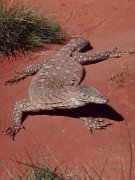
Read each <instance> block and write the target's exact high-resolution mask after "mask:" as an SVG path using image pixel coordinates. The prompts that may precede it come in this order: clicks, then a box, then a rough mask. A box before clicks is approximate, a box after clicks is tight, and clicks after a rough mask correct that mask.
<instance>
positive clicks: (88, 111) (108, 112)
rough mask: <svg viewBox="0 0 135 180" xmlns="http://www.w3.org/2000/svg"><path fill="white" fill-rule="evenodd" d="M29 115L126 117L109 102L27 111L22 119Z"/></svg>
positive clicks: (120, 119)
mask: <svg viewBox="0 0 135 180" xmlns="http://www.w3.org/2000/svg"><path fill="white" fill-rule="evenodd" d="M28 115H32V116H33V115H50V116H67V117H73V118H79V117H94V118H98V117H101V118H107V119H111V120H114V121H123V120H124V117H123V116H122V115H121V114H119V113H118V112H117V111H116V110H115V109H113V108H112V107H111V106H109V105H108V104H103V105H100V104H88V105H86V106H83V107H80V108H76V109H55V110H43V111H40V112H25V113H24V114H23V118H22V120H23V121H24V120H25V119H26V118H27V116H28Z"/></svg>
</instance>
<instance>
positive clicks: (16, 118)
mask: <svg viewBox="0 0 135 180" xmlns="http://www.w3.org/2000/svg"><path fill="white" fill-rule="evenodd" d="M28 111H36V107H35V106H34V105H32V104H31V103H30V102H29V101H27V100H26V99H24V100H21V101H18V102H16V104H15V107H14V111H13V122H12V127H8V128H6V130H5V134H6V135H10V136H11V137H12V138H13V139H14V137H15V135H16V133H18V132H19V130H20V129H25V128H24V126H23V125H22V115H23V112H28Z"/></svg>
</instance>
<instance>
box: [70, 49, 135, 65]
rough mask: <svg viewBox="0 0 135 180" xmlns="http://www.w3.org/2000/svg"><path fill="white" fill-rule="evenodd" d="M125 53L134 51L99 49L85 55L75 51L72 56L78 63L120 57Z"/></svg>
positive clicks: (89, 62)
mask: <svg viewBox="0 0 135 180" xmlns="http://www.w3.org/2000/svg"><path fill="white" fill-rule="evenodd" d="M127 54H135V51H118V50H117V48H115V49H113V50H111V51H101V52H98V53H95V54H92V55H87V54H84V53H80V52H77V51H76V52H74V53H73V54H72V57H73V58H74V59H75V60H76V61H78V62H79V63H80V64H91V63H97V62H100V61H104V60H107V59H109V58H120V57H121V56H124V55H127Z"/></svg>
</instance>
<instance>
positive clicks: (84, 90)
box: [5, 37, 135, 138]
mask: <svg viewBox="0 0 135 180" xmlns="http://www.w3.org/2000/svg"><path fill="white" fill-rule="evenodd" d="M90 47H91V46H90V43H89V42H88V41H87V40H86V39H85V38H83V37H79V38H75V39H73V40H71V41H70V42H69V43H68V44H67V45H65V46H64V47H63V48H62V49H60V50H59V51H58V52H57V53H56V54H55V55H54V56H52V57H51V58H49V59H48V60H45V61H43V62H42V63H40V64H34V65H31V66H29V67H27V68H26V69H25V70H23V71H21V72H17V73H16V74H15V76H14V77H13V78H12V79H10V80H8V81H6V82H5V84H13V83H15V82H18V81H20V80H23V79H24V78H26V77H27V76H30V75H33V74H36V75H35V76H34V78H33V80H32V82H31V84H30V87H29V99H23V100H20V101H18V102H16V104H15V107H14V110H13V122H12V126H11V127H9V128H7V129H6V130H5V134H7V135H10V136H11V137H13V138H14V136H15V135H16V133H18V132H19V130H20V129H22V128H24V127H23V125H22V115H23V112H29V111H32V112H37V111H42V110H52V109H56V108H57V109H72V108H78V107H81V106H84V105H86V104H89V103H97V104H105V103H107V102H108V98H107V97H105V96H103V95H102V94H101V93H100V92H99V91H98V90H96V89H95V88H94V87H89V86H86V85H80V83H81V81H82V79H83V76H84V73H85V72H84V71H85V70H84V68H83V66H82V65H83V64H90V63H95V62H99V61H103V60H106V59H109V58H118V57H121V56H123V55H125V54H135V52H134V51H118V50H117V48H115V49H113V50H111V51H102V52H98V53H95V54H93V55H86V54H84V53H82V52H83V50H84V49H89V48H90ZM80 119H81V120H82V121H83V122H84V123H85V125H86V126H87V128H88V129H89V130H92V128H95V129H104V128H105V127H107V126H109V125H110V123H107V122H103V121H102V120H99V119H96V118H93V117H80Z"/></svg>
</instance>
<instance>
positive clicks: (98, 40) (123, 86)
mask: <svg viewBox="0 0 135 180" xmlns="http://www.w3.org/2000/svg"><path fill="white" fill-rule="evenodd" d="M23 2H24V4H27V5H28V6H31V7H33V8H36V9H39V11H40V12H42V13H44V14H49V15H50V14H51V15H52V17H53V19H55V20H58V21H60V23H61V24H62V27H63V28H64V29H65V30H66V31H67V32H68V33H69V35H70V36H71V37H75V36H84V37H85V38H87V39H88V40H89V41H90V42H91V45H92V46H93V47H94V49H93V50H92V51H91V52H89V53H93V52H96V51H98V50H109V49H112V48H114V47H118V48H119V49H120V50H135V38H134V37H135V17H134V15H135V1H134V0H130V1H127V0H111V2H110V1H107V0H102V1H100V0H85V1H81V0H74V1H71V0H67V1H64V0H61V1H59V0H46V1H44V0H39V1H37V2H35V1H34V0H30V2H29V3H28V2H27V1H25V0H24V1H23ZM60 48H61V45H55V46H54V45H51V46H50V48H49V50H47V51H45V52H43V53H41V54H39V53H37V54H30V55H28V56H26V57H23V56H21V55H19V56H17V58H16V59H15V61H13V60H8V59H7V60H6V59H4V62H3V63H1V64H0V72H1V75H0V130H3V129H5V128H6V127H8V126H9V125H10V123H11V114H12V110H13V106H14V104H15V102H16V101H18V100H20V99H23V98H25V97H27V96H28V87H29V84H30V81H31V79H32V77H28V78H27V79H25V80H24V81H22V82H20V83H18V84H14V85H12V86H5V85H4V82H5V81H6V80H8V79H10V78H11V77H12V76H13V75H14V72H15V71H16V70H22V69H24V68H25V67H27V66H28V65H30V64H34V63H37V62H40V61H42V60H43V59H45V58H47V57H49V56H50V55H52V54H54V53H55V52H56V51H57V50H58V49H60ZM85 69H86V77H85V79H84V81H83V84H87V85H91V86H94V87H96V88H97V89H99V90H100V91H101V92H102V93H103V94H104V95H106V96H107V97H108V98H109V103H108V105H106V106H101V105H89V106H88V107H85V108H81V109H77V110H73V111H67V110H65V111H62V112H55V113H53V114H50V115H49V113H48V112H47V115H46V114H43V113H42V114H35V115H33V114H30V115H28V116H27V117H26V119H25V121H24V123H23V124H24V126H25V127H26V130H25V131H24V130H21V131H20V132H19V134H17V136H16V138H15V141H12V140H11V139H10V137H8V136H5V135H3V134H2V133H0V159H1V161H2V162H3V163H4V164H5V165H6V166H7V167H10V166H11V164H12V162H11V161H10V160H9V159H11V158H17V159H18V160H20V161H22V160H25V159H27V158H28V155H27V153H28V154H29V155H30V156H31V158H32V159H33V160H37V159H38V160H39V159H41V158H44V157H46V159H47V161H48V162H50V163H51V164H52V165H54V166H55V165H57V166H61V167H63V168H68V169H75V168H77V167H78V168H79V167H80V168H85V169H86V170H87V171H88V172H89V174H90V175H91V176H92V177H93V178H94V179H109V180H110V179H112V180H116V179H118V180H121V179H126V180H128V179H135V132H134V127H135V56H134V55H128V56H124V57H122V58H118V59H109V60H107V61H103V62H100V63H97V64H93V65H88V66H85ZM78 114H86V115H90V116H94V117H101V118H103V119H104V120H105V121H108V122H111V123H112V124H113V125H112V126H111V127H108V128H107V129H106V130H102V131H97V130H95V131H94V133H93V134H90V133H89V132H88V130H87V129H86V128H85V125H84V124H83V123H82V122H81V121H80V120H78V119H77V118H74V117H75V115H78ZM54 157H55V158H54ZM56 160H57V161H56ZM0 173H1V175H2V176H6V175H5V172H3V167H2V166H0ZM99 177H100V178H99Z"/></svg>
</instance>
